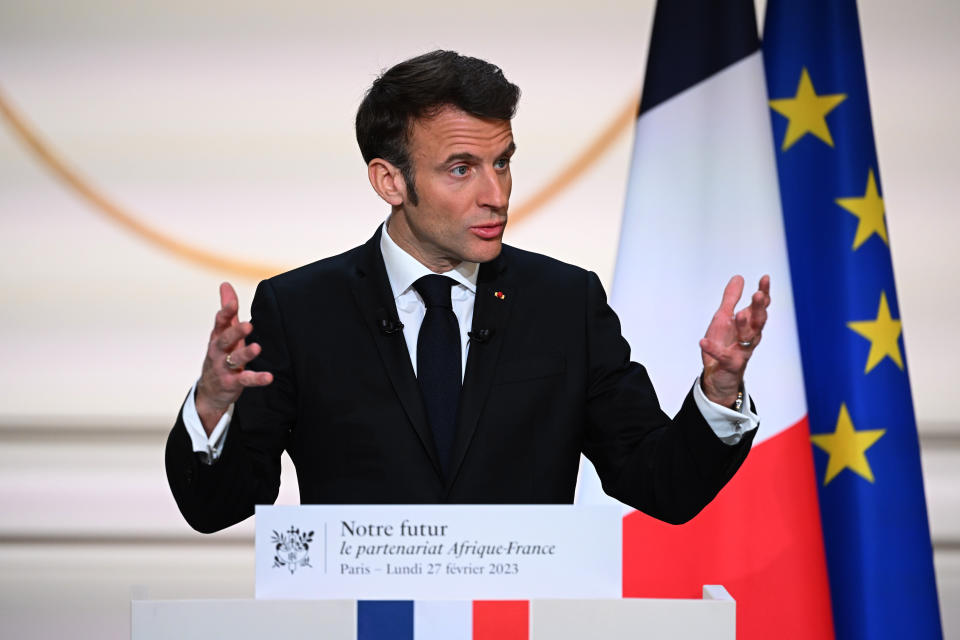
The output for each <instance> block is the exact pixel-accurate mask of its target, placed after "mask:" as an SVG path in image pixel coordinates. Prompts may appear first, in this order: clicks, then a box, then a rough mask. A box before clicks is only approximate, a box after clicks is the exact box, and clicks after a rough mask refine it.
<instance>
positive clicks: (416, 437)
mask: <svg viewBox="0 0 960 640" xmlns="http://www.w3.org/2000/svg"><path fill="white" fill-rule="evenodd" d="M518 97H519V90H518V89H517V87H516V86H515V85H513V84H511V83H509V82H508V81H507V80H506V79H505V78H504V77H503V74H502V73H501V71H500V69H498V68H497V67H495V66H493V65H490V64H489V63H486V62H483V61H481V60H477V59H474V58H467V57H464V56H460V55H458V54H456V53H453V52H442V51H438V52H433V53H430V54H425V55H423V56H419V57H417V58H414V59H411V60H408V61H405V62H403V63H400V64H398V65H396V66H395V67H393V68H391V69H390V70H388V71H387V72H385V73H384V74H383V75H382V76H381V77H380V78H378V79H377V81H376V82H374V84H373V86H372V87H371V89H370V91H369V92H368V93H367V96H366V97H365V98H364V101H363V103H362V104H361V106H360V109H359V111H358V114H357V138H358V141H359V143H360V147H361V151H362V153H363V155H364V160H365V161H366V162H367V170H368V176H369V179H370V183H371V185H372V186H373V188H374V189H375V190H376V192H377V193H378V194H379V195H380V197H381V198H383V200H384V201H385V202H387V203H388V204H389V205H390V208H391V211H390V216H389V218H388V219H387V222H386V223H384V224H383V225H382V227H381V228H380V229H378V230H377V232H376V233H375V234H374V236H373V237H372V238H371V239H370V240H369V241H368V242H367V243H366V244H364V245H362V246H360V247H357V248H355V249H352V250H350V251H348V252H346V253H344V254H341V255H339V256H335V257H333V258H328V259H326V260H321V261H319V262H316V263H314V264H311V265H307V266H305V267H301V268H300V269H296V270H294V271H291V272H289V273H286V274H282V275H280V276H276V277H274V278H271V279H270V280H267V281H264V282H262V283H260V286H259V287H258V288H257V293H256V295H255V297H254V301H253V305H252V323H246V322H239V320H238V318H237V309H238V304H237V299H236V295H235V294H234V292H233V289H232V288H231V287H230V286H229V285H228V284H226V283H224V285H221V309H220V311H219V312H218V314H217V318H216V322H215V326H214V329H213V332H212V333H211V336H210V342H209V344H208V349H207V357H206V359H205V361H204V365H203V370H202V374H201V377H200V380H199V381H198V382H197V384H196V385H195V387H194V389H192V390H191V392H190V394H189V395H188V397H187V400H186V401H185V403H184V406H183V408H182V409H181V413H180V416H179V417H178V420H177V423H176V425H175V426H174V428H173V430H172V431H171V433H170V437H169V439H168V442H167V456H166V461H167V476H168V479H169V481H170V486H171V488H172V490H173V493H174V496H175V498H176V500H177V503H178V505H179V507H180V509H181V511H182V513H183V514H184V517H185V518H186V519H187V521H188V522H189V523H190V524H191V525H192V526H193V527H194V528H196V529H198V530H200V531H208V532H209V531H216V530H218V529H222V528H223V527H226V526H229V525H231V524H233V523H235V522H238V521H240V520H242V519H244V518H246V517H248V516H249V515H251V514H252V513H253V508H254V505H255V504H263V503H272V502H273V501H274V500H275V499H276V496H277V493H278V490H279V476H280V455H281V453H282V452H283V451H284V450H287V451H288V452H289V453H290V456H291V458H292V460H293V462H294V464H295V465H296V468H297V476H298V481H299V485H300V496H301V500H302V501H303V502H305V503H427V502H441V503H442V502H446V503H564V502H566V503H569V502H571V501H572V500H573V495H574V488H575V485H576V476H577V469H578V463H579V456H580V453H581V452H583V453H584V454H585V455H586V456H587V457H588V458H590V459H591V461H592V462H593V463H594V465H595V467H596V468H597V471H598V473H599V475H600V478H601V480H602V482H603V487H604V489H605V490H606V491H607V493H609V494H610V495H612V496H614V497H616V498H618V499H619V500H621V501H623V502H626V503H628V504H630V505H632V506H635V507H636V508H639V509H641V510H643V511H645V512H647V513H649V514H651V515H653V516H655V517H658V518H661V519H664V520H667V521H669V522H684V521H686V520H688V519H689V518H691V517H693V516H694V515H695V514H696V513H697V512H699V511H700V509H702V508H703V507H704V506H705V505H706V504H707V503H708V502H709V501H710V500H711V499H712V498H713V496H714V495H716V493H717V492H718V491H719V490H720V488H721V487H722V486H723V485H724V484H725V483H726V481H727V480H729V478H730V477H732V475H733V473H734V472H735V471H736V469H737V468H738V467H739V465H740V463H741V462H742V461H743V459H744V458H745V456H746V454H747V451H748V450H749V446H750V442H751V440H752V438H753V434H754V433H755V427H756V425H757V417H756V415H755V414H754V413H753V411H752V410H751V409H752V407H751V403H750V402H749V400H747V401H746V402H744V395H743V394H744V392H743V372H744V369H745V367H746V363H747V360H748V359H749V357H750V355H751V353H752V351H753V349H754V348H755V347H756V344H757V343H758V342H759V339H760V334H761V331H762V328H763V326H764V323H765V321H766V307H767V305H768V304H769V301H770V298H769V279H768V278H766V277H764V279H762V280H761V283H760V288H759V290H758V291H757V292H756V293H755V294H754V295H753V297H752V301H751V304H750V305H749V306H748V307H747V308H745V309H743V310H741V311H740V312H739V313H736V314H734V307H735V305H736V302H737V301H738V299H739V298H740V295H741V293H742V289H743V280H742V278H740V277H739V276H737V277H734V278H733V279H732V280H731V281H730V284H728V285H727V288H726V290H725V292H724V295H723V301H722V303H721V306H720V309H719V311H718V312H717V314H716V315H715V316H714V318H713V321H712V322H711V323H710V326H709V328H708V329H707V333H706V336H705V338H704V339H703V340H701V341H700V346H701V349H702V351H703V362H704V370H703V373H702V375H701V377H700V378H699V379H698V381H697V382H696V383H695V384H694V386H693V388H692V389H691V392H690V394H688V397H687V399H686V401H685V402H684V404H683V407H682V408H681V410H680V412H679V413H678V414H677V416H675V418H674V419H673V420H670V418H669V417H667V416H666V415H665V414H663V412H662V411H661V410H660V408H659V405H658V403H657V399H656V395H655V393H654V391H653V388H652V386H651V384H650V380H649V378H648V377H647V374H646V371H645V370H644V368H643V367H642V366H641V365H639V364H637V363H634V362H631V361H630V358H629V355H630V351H629V346H628V345H627V344H626V342H625V341H624V339H623V338H622V337H621V335H620V327H619V322H618V320H617V318H616V315H615V314H614V313H613V311H612V310H611V309H610V307H609V306H608V305H607V303H606V298H605V295H604V292H603V289H602V287H601V285H600V282H599V280H598V278H597V277H596V275H595V274H593V273H590V272H587V271H584V270H582V269H580V268H578V267H574V266H571V265H567V264H563V263H561V262H559V261H556V260H553V259H550V258H547V257H545V256H540V255H536V254H532V253H529V252H525V251H521V250H519V249H515V248H513V247H509V246H505V245H503V244H502V241H501V240H502V235H503V229H504V226H505V224H506V221H507V207H508V200H509V196H510V190H511V176H510V157H511V156H512V155H513V153H514V150H515V148H516V147H515V144H514V141H513V133H512V129H511V126H510V119H511V117H512V116H513V113H514V110H515V108H516V103H517V99H518ZM438 274H443V275H438Z"/></svg>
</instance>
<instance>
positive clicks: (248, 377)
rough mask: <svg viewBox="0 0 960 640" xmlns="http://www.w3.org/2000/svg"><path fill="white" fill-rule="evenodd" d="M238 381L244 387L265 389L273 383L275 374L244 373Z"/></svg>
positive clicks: (264, 372) (261, 372)
mask: <svg viewBox="0 0 960 640" xmlns="http://www.w3.org/2000/svg"><path fill="white" fill-rule="evenodd" d="M237 380H238V382H239V383H240V384H241V385H242V386H244V387H264V386H266V385H268V384H270V383H271V382H273V374H272V373H270V372H269V371H242V372H240V375H239V376H238V377H237Z"/></svg>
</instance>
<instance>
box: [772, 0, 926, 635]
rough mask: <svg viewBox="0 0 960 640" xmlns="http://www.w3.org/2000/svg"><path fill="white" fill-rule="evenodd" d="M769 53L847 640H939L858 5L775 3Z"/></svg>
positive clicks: (810, 0) (834, 585) (799, 308)
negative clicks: (865, 639)
mask: <svg viewBox="0 0 960 640" xmlns="http://www.w3.org/2000/svg"><path fill="white" fill-rule="evenodd" d="M763 55H764V64H765V67H766V76H767V91H768V93H769V97H770V115H771V120H772V124H773V132H774V142H775V145H776V155H777V168H778V172H779V177H780V196H781V199H782V202H783V215H784V222H785V227H786V233H787V248H788V253H789V260H790V270H791V276H792V281H793V292H794V299H795V306H796V313H797V325H798V329H799V332H800V347H801V354H802V359H803V368H804V382H805V386H806V394H807V404H808V407H809V412H810V430H811V433H812V435H811V440H812V442H811V445H812V446H813V447H814V459H815V463H816V470H817V479H818V484H819V498H820V513H821V519H822V526H823V535H824V544H825V547H826V554H827V563H828V570H829V575H830V592H831V594H830V595H831V600H832V603H833V618H834V628H835V631H836V637H837V638H839V639H842V640H847V639H852V638H870V639H872V640H876V639H878V638H898V639H899V638H940V637H941V635H942V633H941V628H940V614H939V608H938V605H937V593H936V584H935V581H934V572H933V552H932V547H931V543H930V532H929V527H928V524H927V512H926V506H925V502H924V495H923V481H922V478H921V474H920V451H919V444H918V440H917V429H916V423H915V420H914V412H913V402H912V400H911V397H910V383H909V378H908V375H907V362H906V358H905V357H904V351H903V339H902V335H901V324H900V312H899V305H898V303H897V293H896V289H895V287H894V277H893V267H892V264H891V261H890V246H889V243H890V238H889V235H888V233H887V228H886V219H885V216H884V208H883V189H882V188H881V184H880V172H879V169H878V166H877V155H876V150H875V148H874V142H873V127H872V124H871V120H870V105H869V101H868V97H867V82H866V74H865V71H864V62H863V52H862V48H861V43H860V29H859V21H858V16H857V8H856V4H855V2H854V1H853V0H770V1H769V2H768V4H767V14H766V23H765V28H764V42H763ZM774 287H776V283H774ZM775 297H776V296H774V298H775Z"/></svg>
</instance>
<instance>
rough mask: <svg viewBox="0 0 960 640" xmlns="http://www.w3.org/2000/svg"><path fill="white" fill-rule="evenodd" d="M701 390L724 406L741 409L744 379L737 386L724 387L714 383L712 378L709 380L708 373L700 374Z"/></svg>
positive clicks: (711, 399)
mask: <svg viewBox="0 0 960 640" xmlns="http://www.w3.org/2000/svg"><path fill="white" fill-rule="evenodd" d="M700 390H701V391H703V395H704V396H706V398H707V400H709V401H710V402H713V403H714V404H718V405H720V406H722V407H728V408H730V409H733V410H735V411H739V410H740V407H742V406H743V398H744V396H743V382H742V381H741V382H740V383H739V384H737V385H736V386H726V385H724V386H723V387H719V386H718V385H715V384H713V383H712V380H709V379H708V376H707V374H706V373H704V374H702V375H701V376H700Z"/></svg>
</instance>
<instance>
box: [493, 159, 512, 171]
mask: <svg viewBox="0 0 960 640" xmlns="http://www.w3.org/2000/svg"><path fill="white" fill-rule="evenodd" d="M509 165H510V158H500V159H499V160H497V161H496V162H494V163H493V166H494V168H495V169H506V168H507V167H508V166H509Z"/></svg>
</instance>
